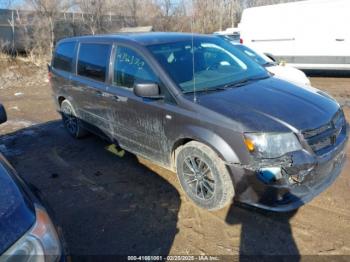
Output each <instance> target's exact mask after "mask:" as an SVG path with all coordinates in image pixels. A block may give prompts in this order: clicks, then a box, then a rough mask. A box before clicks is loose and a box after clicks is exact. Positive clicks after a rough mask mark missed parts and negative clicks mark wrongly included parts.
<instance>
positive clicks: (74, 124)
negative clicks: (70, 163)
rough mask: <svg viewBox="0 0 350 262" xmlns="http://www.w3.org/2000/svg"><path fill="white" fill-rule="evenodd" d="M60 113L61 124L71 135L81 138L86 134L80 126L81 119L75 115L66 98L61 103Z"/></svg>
mask: <svg viewBox="0 0 350 262" xmlns="http://www.w3.org/2000/svg"><path fill="white" fill-rule="evenodd" d="M61 115H62V121H63V125H64V127H65V128H66V130H67V131H68V133H69V134H70V135H71V136H72V137H74V138H82V137H84V136H86V135H87V134H88V132H87V131H86V130H85V129H84V128H83V127H82V126H81V120H80V119H79V118H78V117H77V114H76V112H75V110H74V107H73V105H72V104H71V103H70V102H69V101H68V100H64V101H63V102H62V104H61Z"/></svg>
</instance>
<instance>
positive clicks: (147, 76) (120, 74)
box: [113, 47, 158, 88]
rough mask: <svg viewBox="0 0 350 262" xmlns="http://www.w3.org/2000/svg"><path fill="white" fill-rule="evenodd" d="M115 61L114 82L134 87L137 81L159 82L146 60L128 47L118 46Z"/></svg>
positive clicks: (118, 84)
mask: <svg viewBox="0 0 350 262" xmlns="http://www.w3.org/2000/svg"><path fill="white" fill-rule="evenodd" d="M115 59H116V60H115V63H114V77H113V84H114V85H117V86H122V87H126V88H133V87H134V84H135V83H137V82H152V83H156V82H158V79H157V77H156V76H155V74H154V73H153V71H152V69H151V68H150V66H149V65H148V64H147V63H146V61H145V60H144V59H143V58H142V57H141V56H140V55H139V54H137V53H136V52H135V51H133V50H131V49H129V48H127V47H118V48H117V52H116V56H115Z"/></svg>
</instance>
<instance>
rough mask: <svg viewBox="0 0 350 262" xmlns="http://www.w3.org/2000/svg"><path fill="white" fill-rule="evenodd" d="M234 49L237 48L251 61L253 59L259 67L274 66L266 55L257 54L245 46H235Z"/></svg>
mask: <svg viewBox="0 0 350 262" xmlns="http://www.w3.org/2000/svg"><path fill="white" fill-rule="evenodd" d="M235 47H237V48H238V49H239V50H241V51H242V52H243V53H245V54H246V55H247V56H249V57H250V58H251V59H253V60H254V61H255V62H257V63H258V64H259V65H263V66H266V65H272V64H275V63H274V62H273V61H272V60H271V59H270V58H268V57H267V56H266V55H263V54H258V53H257V52H255V51H253V50H252V49H250V48H248V47H246V46H245V45H235Z"/></svg>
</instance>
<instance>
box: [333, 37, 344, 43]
mask: <svg viewBox="0 0 350 262" xmlns="http://www.w3.org/2000/svg"><path fill="white" fill-rule="evenodd" d="M335 41H337V42H343V41H345V39H344V38H336V39H335Z"/></svg>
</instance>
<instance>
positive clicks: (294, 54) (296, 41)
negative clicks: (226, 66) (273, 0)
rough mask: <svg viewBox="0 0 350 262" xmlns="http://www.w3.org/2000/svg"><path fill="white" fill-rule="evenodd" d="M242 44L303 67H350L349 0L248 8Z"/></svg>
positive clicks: (313, 1) (243, 22) (245, 14)
mask: <svg viewBox="0 0 350 262" xmlns="http://www.w3.org/2000/svg"><path fill="white" fill-rule="evenodd" d="M239 28H240V31H241V41H242V42H243V44H245V45H247V46H250V47H251V48H253V49H256V50H259V51H260V52H263V53H270V54H272V55H273V56H275V57H276V58H277V59H278V60H283V61H286V62H287V63H288V64H290V65H292V66H295V67H297V68H300V69H321V70H322V69H332V70H333V69H338V70H350V0H308V1H300V2H293V3H287V4H277V5H270V6H262V7H253V8H247V9H245V10H244V11H243V14H242V19H241V23H240V24H239Z"/></svg>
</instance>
